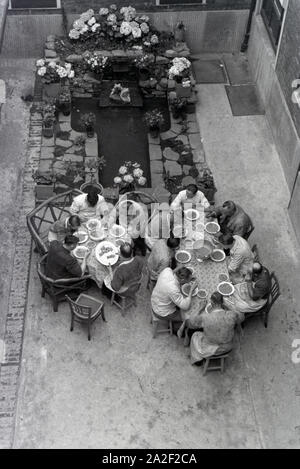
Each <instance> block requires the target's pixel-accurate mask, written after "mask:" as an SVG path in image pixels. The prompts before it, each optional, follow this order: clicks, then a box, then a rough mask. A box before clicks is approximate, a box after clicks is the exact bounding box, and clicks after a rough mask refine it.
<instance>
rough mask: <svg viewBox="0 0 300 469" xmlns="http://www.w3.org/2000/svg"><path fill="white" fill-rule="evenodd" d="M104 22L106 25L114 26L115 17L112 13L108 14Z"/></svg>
mask: <svg viewBox="0 0 300 469" xmlns="http://www.w3.org/2000/svg"><path fill="white" fill-rule="evenodd" d="M106 20H107V23H108V24H115V23H116V22H117V17H116V15H115V14H114V13H110V14H109V15H108V17H107V18H106Z"/></svg>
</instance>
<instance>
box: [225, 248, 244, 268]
mask: <svg viewBox="0 0 300 469" xmlns="http://www.w3.org/2000/svg"><path fill="white" fill-rule="evenodd" d="M243 259H244V258H243V256H242V255H241V254H239V253H238V252H235V253H234V255H233V257H232V258H231V259H230V261H229V264H228V270H229V271H230V272H236V271H237V270H238V268H239V266H240V265H241V264H242V262H243Z"/></svg>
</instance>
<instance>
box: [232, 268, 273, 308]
mask: <svg viewBox="0 0 300 469" xmlns="http://www.w3.org/2000/svg"><path fill="white" fill-rule="evenodd" d="M270 291H271V277H270V273H269V271H268V269H267V268H266V267H264V266H263V265H261V264H260V263H259V262H254V264H253V268H252V270H251V271H250V272H249V273H248V274H247V275H246V277H245V282H244V283H241V284H238V285H235V288H234V293H233V294H232V295H231V296H229V297H227V298H224V304H225V305H226V307H227V308H228V309H230V310H233V311H239V312H241V313H255V312H256V311H259V310H260V309H261V308H262V307H263V306H264V305H265V304H266V302H267V301H268V296H269V294H270Z"/></svg>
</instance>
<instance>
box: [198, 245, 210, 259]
mask: <svg viewBox="0 0 300 469" xmlns="http://www.w3.org/2000/svg"><path fill="white" fill-rule="evenodd" d="M196 251H197V253H196V255H197V258H198V259H201V260H204V259H208V257H209V256H210V253H211V249H209V247H207V246H202V247H201V248H198V249H196Z"/></svg>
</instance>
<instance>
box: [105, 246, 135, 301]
mask: <svg viewBox="0 0 300 469" xmlns="http://www.w3.org/2000/svg"><path fill="white" fill-rule="evenodd" d="M143 267H144V261H143V259H142V258H141V257H139V256H136V257H133V249H132V247H131V246H130V244H129V243H124V244H122V246H121V247H120V263H119V265H118V266H117V267H116V269H115V270H114V272H111V275H110V278H107V279H106V280H104V283H105V285H106V287H107V288H109V289H110V290H113V291H115V292H116V293H120V294H121V293H122V295H123V294H124V296H128V297H130V296H133V295H134V293H135V292H136V291H137V289H138V286H137V283H138V282H139V281H140V280H141V278H142V271H143Z"/></svg>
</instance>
